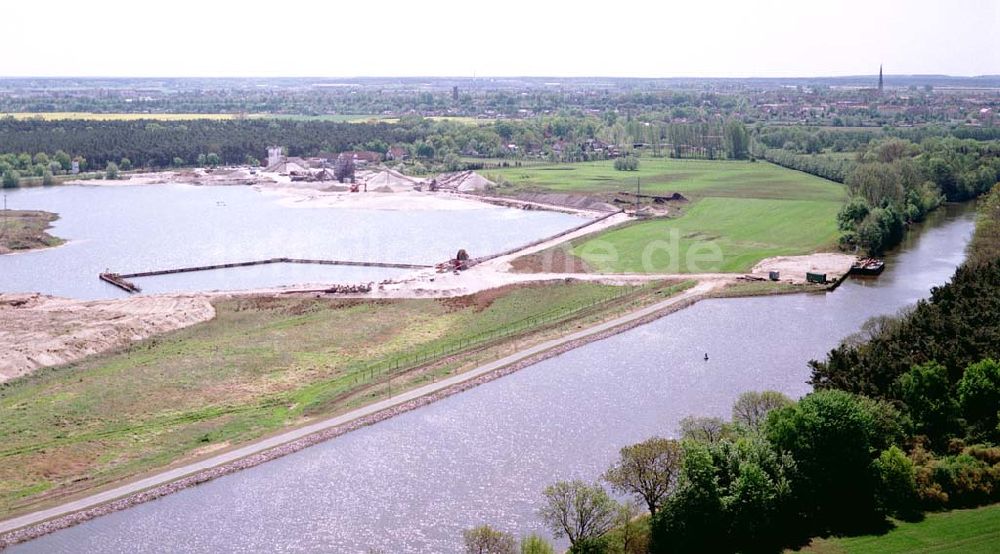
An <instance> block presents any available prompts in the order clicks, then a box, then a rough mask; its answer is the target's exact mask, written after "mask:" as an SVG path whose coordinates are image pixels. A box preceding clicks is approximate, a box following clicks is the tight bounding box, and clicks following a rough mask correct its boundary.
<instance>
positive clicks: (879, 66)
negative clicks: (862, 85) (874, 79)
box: [878, 64, 882, 94]
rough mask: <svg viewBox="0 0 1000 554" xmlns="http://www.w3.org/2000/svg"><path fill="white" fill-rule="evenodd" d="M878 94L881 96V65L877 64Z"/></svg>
mask: <svg viewBox="0 0 1000 554" xmlns="http://www.w3.org/2000/svg"><path fill="white" fill-rule="evenodd" d="M878 93H879V94H882V64H878Z"/></svg>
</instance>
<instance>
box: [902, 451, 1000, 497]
mask: <svg viewBox="0 0 1000 554" xmlns="http://www.w3.org/2000/svg"><path fill="white" fill-rule="evenodd" d="M910 457H911V459H913V461H914V463H915V464H916V485H917V490H916V492H917V497H918V498H919V500H920V502H921V504H922V505H923V507H924V508H926V509H932V510H933V509H942V508H948V509H954V508H966V507H973V506H979V505H982V504H989V503H993V502H997V501H1000V448H997V447H983V446H970V447H966V448H963V449H962V451H961V452H960V453H959V454H956V455H951V456H945V457H942V458H935V457H934V455H933V454H930V453H928V452H926V451H924V450H923V448H922V447H920V446H918V447H917V448H915V449H914V452H913V453H911V455H910Z"/></svg>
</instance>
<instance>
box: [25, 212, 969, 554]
mask: <svg viewBox="0 0 1000 554" xmlns="http://www.w3.org/2000/svg"><path fill="white" fill-rule="evenodd" d="M972 230H973V213H972V211H971V209H970V207H969V206H958V207H948V208H947V209H944V210H941V211H940V212H939V213H938V214H935V217H934V219H933V220H932V221H931V222H929V223H928V224H926V225H925V226H923V228H922V229H919V230H917V231H916V232H913V233H911V235H910V237H909V239H908V240H907V242H906V243H905V244H904V245H902V247H901V248H900V249H899V250H898V251H897V252H895V253H893V254H892V255H891V256H890V257H889V260H888V264H887V265H888V267H887V269H886V271H885V273H884V274H883V275H882V276H881V277H880V278H878V279H876V280H867V281H860V280H848V281H847V282H845V283H844V284H843V285H842V286H841V287H840V288H839V289H837V290H836V291H835V292H833V293H829V294H808V295H807V294H803V295H788V296H778V297H756V298H743V299H717V300H708V301H703V302H699V303H697V304H695V305H694V306H692V307H690V308H687V309H685V310H681V311H679V312H677V313H674V314H672V315H669V316H667V317H664V318H661V319H659V320H657V321H654V322H652V323H650V324H647V325H643V326H640V327H637V328H635V329H633V330H631V331H628V332H625V333H622V334H620V335H616V336H614V337H611V338H608V339H605V340H601V341H598V342H594V343H591V344H588V345H586V346H583V347H581V348H578V349H575V350H573V351H570V352H567V353H565V354H563V355H560V356H558V357H555V358H552V359H549V360H546V361H544V362H541V363H538V364H536V365H534V366H531V367H529V368H526V369H524V370H522V371H519V372H517V373H515V374H513V375H510V376H507V377H504V378H502V379H499V380H496V381H493V382H490V383H487V384H485V385H482V386H480V387H477V388H474V389H471V390H469V391H466V392H463V393H461V394H457V395H455V396H452V397H449V398H446V399H444V400H442V401H439V402H436V403H434V404H432V405H429V406H426V407H423V408H420V409H418V410H415V411H412V412H408V413H406V414H403V415H400V416H398V417H395V418H392V419H389V420H386V421H384V422H381V423H378V424H376V425H372V426H370V427H366V428H363V429H360V430H358V431H354V432H352V433H349V434H347V435H345V436H342V437H339V438H337V439H334V440H331V441H328V442H325V443H322V444H320V445H317V446H314V447H311V448H308V449H305V450H303V451H300V452H298V453H296V454H293V455H290V456H287V457H284V458H280V459H278V460H275V461H273V462H269V463H266V464H263V465H261V466H258V467H255V468H252V469H248V470H246V471H242V472H239V473H236V474H232V475H229V476H226V477H223V478H220V479H217V480H215V481H211V482H209V483H206V484H204V485H201V486H198V487H194V488H191V489H187V490H184V491H181V492H179V493H177V494H174V495H171V496H168V497H164V498H162V499H159V500H156V501H153V502H149V503H146V504H142V505H139V506H136V507H134V508H131V509H129V510H125V511H122V512H117V513H113V514H110V515H108V516H104V517H101V518H97V519H94V520H91V521H89V522H86V523H84V524H81V525H78V526H76V527H72V528H69V529H66V530H63V531H60V532H57V533H54V534H51V535H48V536H44V537H42V538H40V539H37V540H35V541H33V542H29V543H26V544H22V545H19V546H18V547H15V548H14V549H13V551H14V552H73V553H81V552H102V553H109V552H260V551H290V552H369V551H372V550H374V551H381V552H393V553H395V552H457V551H460V548H461V533H462V530H463V529H466V528H468V527H471V526H474V525H478V524H482V523H489V524H491V525H493V526H495V527H498V528H500V529H503V530H505V531H510V532H512V533H514V534H515V535H518V536H522V535H526V534H528V533H530V532H540V533H542V534H543V535H545V536H548V535H549V533H548V532H547V531H546V530H545V529H543V528H542V526H541V524H540V522H539V520H538V517H537V510H538V508H539V506H540V499H541V492H542V489H543V488H544V487H545V486H546V485H548V484H550V483H552V482H554V481H556V480H560V479H575V478H581V479H586V480H594V479H596V478H597V477H598V476H599V475H600V474H601V473H602V472H603V470H604V469H605V468H606V467H607V466H608V464H609V463H610V462H611V461H612V460H613V459H614V457H615V455H616V453H617V451H618V449H619V448H620V447H622V446H623V445H626V444H629V443H633V442H636V441H639V440H643V439H645V438H647V437H649V436H651V435H664V436H676V435H677V426H678V422H679V421H680V419H681V418H683V417H685V416H688V415H699V416H720V417H728V416H729V410H730V406H731V404H732V402H733V401H734V400H735V399H736V397H737V396H738V395H739V394H740V393H741V392H743V391H747V390H762V389H774V390H779V391H782V392H784V393H786V394H789V395H791V396H795V397H798V396H801V395H803V394H805V393H807V392H808V391H809V390H810V387H809V385H808V384H807V383H806V381H807V380H808V378H809V369H808V367H807V361H808V360H810V359H813V358H819V357H822V356H823V355H824V354H825V353H826V352H827V351H828V350H829V349H831V348H833V347H834V346H836V345H837V343H838V342H839V341H840V340H842V339H843V338H844V337H846V336H848V335H850V334H852V333H855V332H857V331H858V330H859V329H860V328H861V326H862V325H863V324H864V322H865V321H866V320H867V319H868V318H870V317H872V316H877V315H882V314H893V313H896V312H898V311H899V310H900V309H903V308H905V307H906V306H909V305H911V304H913V303H914V302H916V301H917V300H918V299H920V298H924V297H926V296H928V291H929V289H930V288H931V287H932V286H935V285H940V284H943V283H945V282H947V281H948V279H949V277H950V276H951V274H952V273H953V272H954V270H955V268H956V267H957V266H958V265H959V264H960V263H961V262H962V260H963V259H964V249H965V246H966V244H967V243H968V240H969V238H970V236H971V233H972ZM706 352H707V353H709V355H710V360H709V361H707V362H706V361H704V360H703V355H704V354H705V353H706Z"/></svg>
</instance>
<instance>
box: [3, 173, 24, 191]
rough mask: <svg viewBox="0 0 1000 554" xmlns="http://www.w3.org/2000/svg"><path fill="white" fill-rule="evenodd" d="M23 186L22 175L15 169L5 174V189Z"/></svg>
mask: <svg viewBox="0 0 1000 554" xmlns="http://www.w3.org/2000/svg"><path fill="white" fill-rule="evenodd" d="M20 184H21V174H20V173H19V172H17V171H16V170H13V169H8V170H7V171H4V172H3V188H5V189H9V188H15V187H17V186H19V185H20Z"/></svg>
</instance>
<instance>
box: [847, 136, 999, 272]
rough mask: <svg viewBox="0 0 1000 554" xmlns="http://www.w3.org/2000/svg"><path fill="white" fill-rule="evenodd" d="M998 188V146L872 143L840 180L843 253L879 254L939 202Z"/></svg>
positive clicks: (953, 141) (948, 141)
mask: <svg viewBox="0 0 1000 554" xmlns="http://www.w3.org/2000/svg"><path fill="white" fill-rule="evenodd" d="M997 182H1000V141H987V142H982V141H976V140H971V139H957V138H951V137H949V138H931V139H926V140H924V141H923V142H922V143H920V144H916V143H913V142H910V141H908V140H904V139H896V138H889V139H881V140H878V141H873V142H871V143H869V144H868V145H866V146H865V147H864V148H862V149H861V150H860V151H859V152H858V156H857V163H856V164H855V165H854V167H853V168H852V169H851V171H850V172H849V173H848V174H847V176H846V178H845V179H844V183H845V184H846V185H847V188H848V191H849V193H850V199H849V201H848V202H847V204H846V205H845V206H844V207H843V208H842V209H841V211H840V213H839V214H838V218H837V219H838V225H839V227H840V230H841V232H842V235H841V238H840V242H841V245H842V246H843V247H845V248H850V247H853V246H858V247H860V248H863V249H865V250H867V251H868V252H871V253H875V254H878V253H881V252H882V251H884V250H885V249H887V248H889V247H891V246H894V245H896V244H897V243H899V241H900V240H902V238H903V234H904V232H905V227H906V225H907V224H909V223H913V222H918V221H922V220H923V219H924V217H926V215H927V214H928V213H929V212H931V211H932V210H934V209H936V208H937V207H938V206H939V205H940V204H941V203H942V202H943V201H949V202H960V201H965V200H969V199H972V198H975V197H977V196H979V195H981V194H983V193H985V192H987V191H988V190H989V189H990V187H992V186H993V185H994V184H996V183H997Z"/></svg>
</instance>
